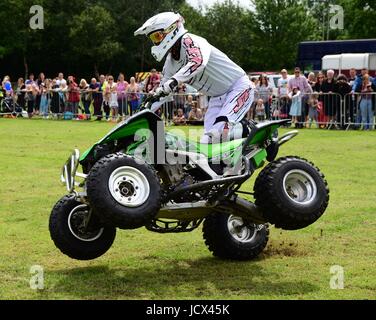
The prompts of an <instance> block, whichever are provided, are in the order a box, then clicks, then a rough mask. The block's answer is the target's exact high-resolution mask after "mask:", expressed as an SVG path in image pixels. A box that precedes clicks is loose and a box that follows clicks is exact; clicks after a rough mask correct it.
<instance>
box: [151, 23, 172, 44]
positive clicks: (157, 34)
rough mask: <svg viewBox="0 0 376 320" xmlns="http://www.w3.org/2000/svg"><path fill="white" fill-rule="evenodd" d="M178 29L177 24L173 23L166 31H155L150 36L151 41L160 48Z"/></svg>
mask: <svg viewBox="0 0 376 320" xmlns="http://www.w3.org/2000/svg"><path fill="white" fill-rule="evenodd" d="M176 27H177V23H173V24H172V25H171V26H170V27H168V28H167V29H165V30H158V31H154V32H153V33H151V34H149V39H150V40H151V41H152V42H153V44H154V45H156V46H159V45H160V44H161V42H162V41H163V40H164V39H165V38H166V36H167V35H168V34H169V33H170V32H172V31H174V30H175V29H176Z"/></svg>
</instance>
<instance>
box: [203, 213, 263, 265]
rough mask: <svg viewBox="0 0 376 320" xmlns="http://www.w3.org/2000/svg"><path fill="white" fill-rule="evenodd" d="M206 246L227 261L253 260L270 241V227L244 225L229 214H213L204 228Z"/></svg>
mask: <svg viewBox="0 0 376 320" xmlns="http://www.w3.org/2000/svg"><path fill="white" fill-rule="evenodd" d="M203 236H204V240H205V244H206V245H207V247H208V248H209V250H210V251H211V252H212V253H213V255H214V256H215V257H218V258H221V259H227V260H240V261H246V260H253V259H255V258H257V257H258V255H259V254H260V253H261V252H262V251H263V250H264V249H265V247H266V245H267V243H268V240H269V227H268V225H258V226H257V225H253V224H247V223H244V221H243V219H242V218H240V217H236V216H233V215H228V214H219V213H218V214H212V215H210V216H208V217H207V218H206V219H205V222H204V226H203Z"/></svg>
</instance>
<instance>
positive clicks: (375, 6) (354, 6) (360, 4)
mask: <svg viewBox="0 0 376 320" xmlns="http://www.w3.org/2000/svg"><path fill="white" fill-rule="evenodd" d="M340 4H341V5H342V6H343V8H344V11H345V27H346V36H345V38H348V39H367V38H375V35H376V23H375V21H376V1H374V0H342V1H340Z"/></svg>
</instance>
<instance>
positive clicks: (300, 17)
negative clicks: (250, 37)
mask: <svg viewBox="0 0 376 320" xmlns="http://www.w3.org/2000/svg"><path fill="white" fill-rule="evenodd" d="M252 2H253V4H254V6H255V11H256V13H255V18H256V22H255V24H254V28H253V30H254V34H255V36H254V37H255V38H254V43H253V45H254V55H253V59H254V61H255V64H256V66H257V67H258V68H260V69H262V70H268V69H269V70H274V69H277V68H278V69H279V68H281V67H285V68H292V67H293V66H294V64H295V62H296V56H297V51H298V50H297V49H298V44H299V42H301V41H304V40H316V39H317V28H318V27H317V21H316V20H315V19H314V18H313V17H312V16H311V15H310V14H309V12H308V8H307V7H306V5H305V3H304V2H303V1H296V0H253V1H252Z"/></svg>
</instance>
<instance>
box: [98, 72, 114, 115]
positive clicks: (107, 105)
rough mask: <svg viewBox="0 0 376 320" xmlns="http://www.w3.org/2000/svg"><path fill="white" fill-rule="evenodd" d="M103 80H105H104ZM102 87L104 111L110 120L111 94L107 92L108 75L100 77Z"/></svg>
mask: <svg viewBox="0 0 376 320" xmlns="http://www.w3.org/2000/svg"><path fill="white" fill-rule="evenodd" d="M102 81H103V82H102ZM100 82H101V88H102V93H103V104H102V105H103V111H104V113H105V115H106V120H107V121H109V119H110V111H111V109H110V95H109V94H108V93H107V86H108V75H106V76H103V78H102V76H101V77H100Z"/></svg>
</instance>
